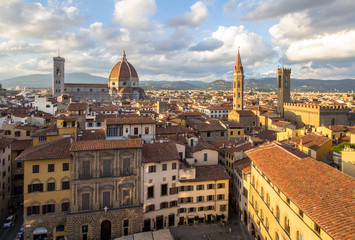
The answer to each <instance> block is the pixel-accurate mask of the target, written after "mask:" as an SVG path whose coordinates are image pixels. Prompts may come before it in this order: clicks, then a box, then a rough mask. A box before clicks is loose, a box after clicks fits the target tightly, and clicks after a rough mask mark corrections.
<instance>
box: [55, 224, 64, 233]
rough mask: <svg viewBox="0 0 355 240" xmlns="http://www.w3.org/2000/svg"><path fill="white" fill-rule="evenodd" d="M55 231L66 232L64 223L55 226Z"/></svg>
mask: <svg viewBox="0 0 355 240" xmlns="http://www.w3.org/2000/svg"><path fill="white" fill-rule="evenodd" d="M55 231H56V232H64V225H58V226H57V227H56V228H55Z"/></svg>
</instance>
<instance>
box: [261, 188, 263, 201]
mask: <svg viewBox="0 0 355 240" xmlns="http://www.w3.org/2000/svg"><path fill="white" fill-rule="evenodd" d="M261 198H262V199H264V187H261Z"/></svg>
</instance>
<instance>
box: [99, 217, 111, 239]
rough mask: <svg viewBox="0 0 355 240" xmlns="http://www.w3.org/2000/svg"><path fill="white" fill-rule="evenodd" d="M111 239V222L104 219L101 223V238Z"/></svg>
mask: <svg viewBox="0 0 355 240" xmlns="http://www.w3.org/2000/svg"><path fill="white" fill-rule="evenodd" d="M110 239H111V222H110V221H108V220H105V221H103V222H102V223H101V240H110Z"/></svg>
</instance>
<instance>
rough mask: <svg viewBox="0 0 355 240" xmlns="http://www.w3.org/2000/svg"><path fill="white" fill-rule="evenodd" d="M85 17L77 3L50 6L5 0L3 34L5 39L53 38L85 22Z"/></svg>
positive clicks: (0, 12)
mask: <svg viewBox="0 0 355 240" xmlns="http://www.w3.org/2000/svg"><path fill="white" fill-rule="evenodd" d="M84 19H85V17H84V16H83V15H81V14H80V12H79V10H78V9H77V8H76V7H74V6H68V5H65V4H62V5H60V6H58V5H55V3H53V2H51V1H49V3H48V5H47V6H43V5H42V4H40V3H28V2H24V1H22V0H17V1H6V4H2V6H1V8H0V37H1V38H5V39H15V38H23V39H31V38H32V39H44V38H54V37H55V34H56V32H57V31H59V30H63V29H66V28H69V27H72V26H75V25H78V24H80V23H82V22H83V20H84Z"/></svg>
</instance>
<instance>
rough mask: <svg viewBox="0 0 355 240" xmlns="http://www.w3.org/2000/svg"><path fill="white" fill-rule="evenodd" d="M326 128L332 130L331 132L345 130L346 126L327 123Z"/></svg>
mask: <svg viewBox="0 0 355 240" xmlns="http://www.w3.org/2000/svg"><path fill="white" fill-rule="evenodd" d="M326 128H328V129H330V130H332V131H333V132H347V131H348V127H347V126H344V125H329V126H327V127H326Z"/></svg>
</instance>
